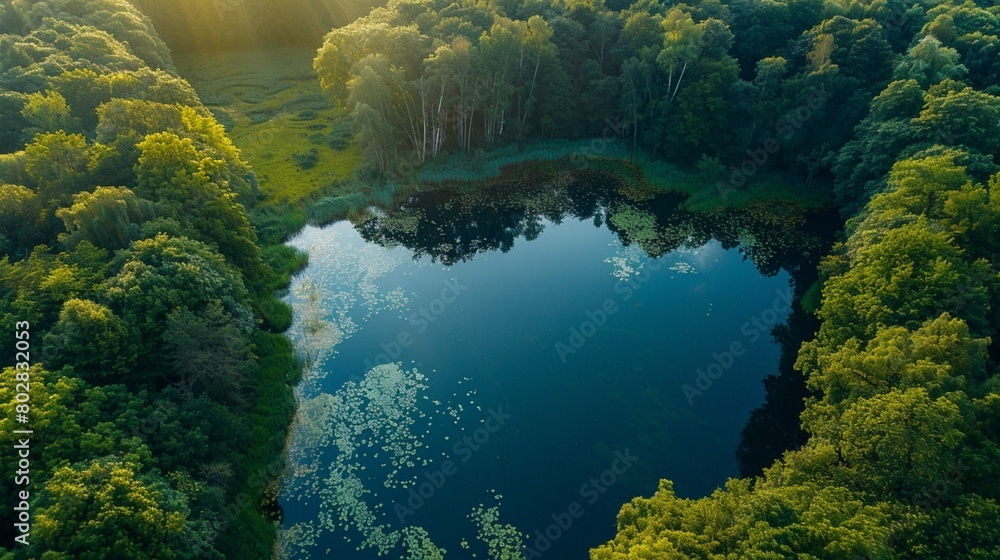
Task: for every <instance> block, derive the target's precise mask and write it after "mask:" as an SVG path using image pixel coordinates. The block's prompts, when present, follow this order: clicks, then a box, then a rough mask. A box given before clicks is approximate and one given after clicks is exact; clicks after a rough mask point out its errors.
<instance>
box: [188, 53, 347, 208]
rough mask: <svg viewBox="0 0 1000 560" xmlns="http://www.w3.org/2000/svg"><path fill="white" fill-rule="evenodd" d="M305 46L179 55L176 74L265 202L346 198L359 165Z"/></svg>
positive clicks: (343, 119) (340, 113)
mask: <svg viewBox="0 0 1000 560" xmlns="http://www.w3.org/2000/svg"><path fill="white" fill-rule="evenodd" d="M314 56H315V53H314V52H313V51H312V50H311V49H307V48H279V49H260V50H244V51H228V52H219V53H212V54H208V55H206V54H199V55H196V56H187V55H178V56H177V57H176V59H177V60H176V62H177V66H178V70H179V71H180V73H181V75H182V76H184V77H185V78H187V79H188V80H189V81H191V83H192V84H193V85H194V87H195V89H196V90H197V91H198V95H199V96H200V97H201V99H202V100H203V102H204V103H205V105H206V106H207V107H208V108H209V109H211V111H212V112H213V113H214V114H215V116H216V118H217V119H218V120H219V122H221V123H222V124H223V125H225V127H226V130H227V131H228V132H229V136H230V138H232V140H233V142H234V143H235V144H236V146H237V147H238V148H239V149H240V150H241V151H242V152H243V156H244V158H246V159H247V160H248V161H250V162H252V163H253V166H254V171H255V172H256V174H257V179H258V181H259V182H260V190H261V192H262V193H264V195H265V196H266V201H265V203H266V204H279V203H286V202H292V203H294V202H299V201H302V200H306V199H309V198H311V197H314V196H316V195H318V194H330V195H339V194H349V192H339V191H338V189H345V188H347V187H345V185H344V180H345V179H347V178H348V177H350V176H352V175H353V174H354V171H355V169H357V167H358V166H359V165H360V163H361V155H360V153H359V151H358V150H357V149H356V148H355V147H354V145H353V144H352V143H351V140H350V137H351V124H350V121H349V118H348V117H347V115H346V114H345V109H344V108H343V107H337V106H335V105H334V104H333V103H332V102H331V101H330V100H329V98H328V97H327V96H325V95H324V94H323V92H322V91H321V90H320V86H319V82H318V80H317V79H316V74H315V73H314V72H313V69H312V60H313V57H314Z"/></svg>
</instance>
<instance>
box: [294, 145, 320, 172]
mask: <svg viewBox="0 0 1000 560" xmlns="http://www.w3.org/2000/svg"><path fill="white" fill-rule="evenodd" d="M292 159H293V160H294V161H295V165H297V166H299V169H302V170H303V171H305V170H306V169H312V168H313V167H316V164H317V163H319V152H317V151H316V148H312V149H311V150H309V151H308V152H298V153H294V154H292Z"/></svg>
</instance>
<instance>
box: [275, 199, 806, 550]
mask: <svg viewBox="0 0 1000 560" xmlns="http://www.w3.org/2000/svg"><path fill="white" fill-rule="evenodd" d="M584 187H586V185H583V187H581V188H584ZM559 194H560V196H564V195H565V196H567V197H568V198H572V196H571V194H570V195H566V193H565V192H562V191H561V192H560V193H559ZM464 196H465V195H455V194H443V195H442V194H436V195H433V196H431V195H427V196H425V197H423V198H422V199H420V200H416V199H411V200H410V201H408V202H407V203H406V204H405V205H404V208H402V209H401V211H400V212H398V213H395V212H394V213H393V214H392V215H390V216H376V217H375V218H372V219H370V220H368V221H367V222H366V223H365V224H363V225H361V226H360V229H361V230H362V231H363V232H364V233H365V237H367V238H368V239H373V240H375V241H377V242H372V241H366V240H365V238H363V237H362V235H361V234H360V233H359V232H358V231H357V229H358V228H356V227H355V226H354V225H352V224H351V223H350V222H346V221H345V222H340V223H337V224H334V225H331V226H328V227H325V228H322V229H320V228H307V229H306V230H305V231H304V232H303V233H302V234H301V235H300V236H299V237H297V238H296V239H295V240H294V241H293V242H292V245H294V246H296V247H299V248H302V249H305V250H307V251H309V252H310V255H311V265H310V266H309V268H308V269H307V270H306V271H305V272H304V273H303V274H302V275H300V276H299V277H297V278H296V280H295V282H294V285H293V289H292V296H291V297H290V300H291V301H292V303H293V304H294V306H295V308H296V311H297V325H296V328H295V329H293V333H292V335H293V337H294V338H296V339H297V342H298V343H299V345H300V350H301V351H302V352H303V354H304V355H306V356H307V358H308V359H309V360H310V364H311V366H312V368H311V372H309V373H307V376H306V380H305V381H304V382H303V384H302V386H301V387H300V388H299V392H300V398H301V403H300V420H299V422H298V423H297V424H296V427H295V429H294V435H293V440H292V443H291V449H290V458H291V461H292V464H293V465H292V467H291V469H290V471H289V475H288V476H287V477H286V481H285V489H284V493H283V498H282V506H283V507H284V511H285V528H286V529H288V530H290V531H291V532H290V533H287V534H286V535H285V538H284V542H285V547H284V548H285V551H286V552H287V554H288V555H289V556H290V557H294V558H325V557H327V553H328V551H329V554H330V556H329V557H334V558H377V557H378V555H377V552H378V551H379V550H382V551H383V552H385V553H386V554H388V555H389V557H400V558H410V557H411V556H408V554H411V555H412V557H414V558H434V557H436V556H435V555H434V553H432V552H428V550H430V548H422V549H421V548H419V547H420V546H425V547H426V546H427V539H429V540H430V541H432V542H433V544H434V546H436V547H440V548H444V549H447V551H448V553H447V556H446V557H449V558H469V557H472V554H473V553H475V554H476V557H477V558H493V557H501V555H502V553H501V552H500V551H502V550H504V549H507V550H511V549H514V550H516V549H517V548H521V547H524V546H527V547H528V548H521V554H523V555H524V557H526V558H535V557H544V558H586V557H587V551H588V549H589V548H591V547H593V546H596V545H598V544H601V543H602V542H604V541H606V540H608V539H610V538H612V537H613V536H614V533H615V516H616V514H617V512H618V510H619V509H620V507H621V505H622V504H623V503H625V502H627V501H628V500H630V499H631V498H633V497H636V496H639V495H647V496H648V495H650V494H651V493H652V492H654V491H655V490H656V488H657V485H658V482H659V480H660V479H661V478H668V479H671V480H673V481H674V483H675V488H676V490H677V492H678V494H680V495H681V496H691V497H695V496H702V495H706V494H708V493H710V492H711V491H712V490H713V489H715V488H716V487H718V486H719V485H721V484H723V483H724V482H725V480H726V479H727V478H729V477H735V476H738V474H739V473H738V471H737V466H736V462H735V458H734V451H735V449H736V446H737V443H738V440H739V435H740V431H741V429H742V428H743V425H744V424H745V422H746V420H747V418H748V416H749V414H750V411H751V410H753V409H754V408H755V407H757V406H759V405H760V404H761V402H762V400H763V397H764V392H763V387H762V384H761V380H762V379H763V378H764V376H766V375H767V374H770V373H774V372H775V370H776V367H777V364H778V359H779V353H780V349H779V347H778V346H777V345H776V344H774V343H773V341H772V340H771V337H770V334H769V331H770V329H771V328H772V327H773V326H774V325H776V324H779V323H781V322H783V321H784V320H785V319H786V317H787V314H788V312H789V309H790V308H789V306H788V303H789V299H790V290H789V285H790V277H789V274H788V273H787V272H785V271H784V270H782V269H781V266H782V264H781V262H780V260H781V259H780V258H778V257H777V256H776V255H780V254H781V252H782V250H784V249H782V248H781V247H775V246H774V244H773V243H772V244H771V246H768V245H767V244H766V243H765V241H764V240H766V238H767V236H768V235H775V233H774V232H770V233H769V232H768V231H765V229H766V228H763V226H761V225H760V221H759V220H758V221H756V222H755V221H754V220H753V219H750V218H747V217H746V216H741V215H727V216H725V217H721V216H720V217H717V220H718V221H717V222H715V223H712V222H705V221H704V219H703V218H698V217H692V216H687V215H683V214H682V213H679V212H677V211H676V208H675V207H676V200H674V199H663V200H661V199H656V200H653V201H641V202H630V201H628V200H621V199H620V197H619V198H618V199H616V198H615V197H614V196H610V195H609V196H610V198H608V199H606V200H600V201H598V202H597V203H596V204H594V205H590V206H588V209H587V210H585V211H582V212H580V211H573V210H569V211H566V210H565V208H566V207H570V206H572V204H569V205H564V207H563V211H559V212H555V211H552V210H551V209H547V210H537V205H534V203H535V202H538V200H537V199H531V197H528V198H529V199H530V200H529V201H528V202H527V203H526V204H521V205H520V206H519V205H518V203H516V202H515V201H509V202H510V204H507V205H504V204H499V205H493V206H489V205H487V207H485V208H480V207H474V205H471V203H469V201H468V200H467V199H465V198H463V197H464ZM477 200H481V199H477ZM517 200H520V202H524V200H522V199H517ZM442 208H444V209H445V210H442V214H435V213H434V212H436V211H437V210H439V209H442ZM449 212H450V214H449ZM613 216H617V217H613ZM651 217H652V218H655V221H654V222H653V223H654V226H653V227H652V228H651V227H648V226H649V222H648V219H649V218H651ZM508 218H509V221H510V224H507V225H504V223H503V222H504V220H507V219H508ZM497 220H499V221H497ZM643 220H647V221H646V222H643ZM460 221H461V222H463V224H464V225H465V226H470V227H473V228H474V229H475V230H476V231H477V232H478V233H477V234H476V235H472V234H469V232H468V231H467V230H462V231H455V230H454V229H453V226H454V224H456V223H457V222H460ZM765 221H766V220H765ZM492 222H496V223H493V225H488V224H490V223H492ZM609 222H610V224H609ZM595 223H596V224H598V225H596V226H595ZM635 223H645V224H646V225H645V226H642V227H638V226H635V225H634V224H635ZM622 224H632V225H626V226H625V227H621V226H622ZM651 232H652V233H651ZM713 232H714V233H713ZM653 233H655V234H656V235H655V236H653V235H652V234H653ZM779 233H781V232H779ZM527 237H531V238H532V239H531V240H530V241H529V240H528V239H527ZM654 237H655V239H654ZM714 237H719V238H723V241H719V240H717V239H715V238H714ZM634 239H638V240H640V241H641V243H639V242H635V241H634ZM804 239H806V237H803V238H802V239H800V240H799V244H800V245H803V246H808V245H809V243H808V242H806V241H803V240H804ZM678 240H680V242H678ZM747 240H749V241H747ZM740 241H743V242H744V243H743V244H740ZM643 247H645V248H646V249H649V251H647V250H644V249H643ZM726 247H729V248H728V249H727V248H726ZM499 248H503V249H505V250H503V251H501V250H498V249H499ZM650 253H653V255H654V256H651V255H650ZM747 255H751V256H754V255H755V258H754V259H748V258H747ZM755 262H756V263H757V264H756V265H755ZM444 263H447V264H444ZM758 266H760V267H761V268H763V269H766V271H767V272H768V274H767V275H765V274H762V273H761V271H760V270H759V269H758ZM309 325H311V326H309ZM338 341H339V342H338ZM380 364H396V365H389V366H387V367H378V368H376V370H375V372H372V373H370V371H371V370H372V368H373V367H376V366H379V365H380ZM414 370H415V371H416V372H417V373H414ZM366 375H367V376H368V380H367V381H366V382H362V379H364V378H365V376H366ZM331 395H333V397H331ZM330 434H340V438H341V439H340V443H339V444H338V443H336V442H335V441H334V438H333V437H332V436H331V435H330ZM393 458H396V460H397V462H400V463H403V465H402V466H398V465H397V466H393V464H392V461H393ZM407 462H409V463H410V466H407V465H406V464H405V463H407ZM331 473H334V476H333V477H331ZM387 480H388V481H389V483H388V484H386V481H387ZM401 482H404V483H401ZM474 511H475V512H478V513H476V514H473V512H474ZM470 514H472V515H471V517H470ZM496 515H499V518H498V519H496V518H495V516H496ZM477 520H478V526H477ZM405 526H409V527H410V529H407V530H406V531H405V532H404V531H403V528H404V527H405ZM414 527H420V528H421V529H420V530H414V529H413V528H414ZM484 528H485V529H484ZM480 533H484V534H485V533H489V534H491V535H493V536H492V537H489V536H487V537H485V538H484V539H480V538H477V535H478V534H480ZM505 539H506V540H505ZM404 542H409V543H410V547H409V549H410V550H409V551H408V550H407V547H405V546H403V544H402V543H404ZM491 544H492V547H493V548H492V551H493V552H492V553H491V552H490V551H491V548H490V546H491ZM396 545H398V546H396ZM358 547H361V550H358Z"/></svg>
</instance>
